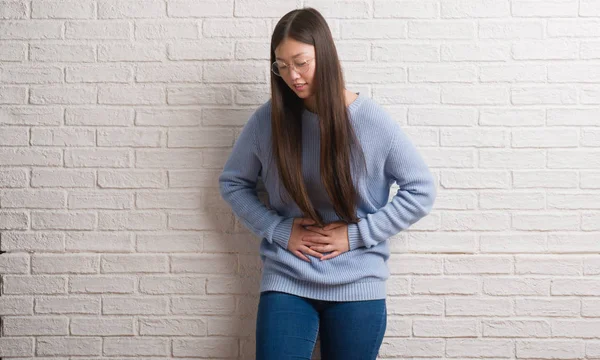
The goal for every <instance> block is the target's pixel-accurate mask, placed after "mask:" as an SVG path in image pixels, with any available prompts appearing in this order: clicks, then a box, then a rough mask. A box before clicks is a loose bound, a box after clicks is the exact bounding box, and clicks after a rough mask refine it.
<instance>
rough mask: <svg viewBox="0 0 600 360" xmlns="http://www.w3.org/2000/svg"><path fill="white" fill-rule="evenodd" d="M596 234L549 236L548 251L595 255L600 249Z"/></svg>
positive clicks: (556, 234)
mask: <svg viewBox="0 0 600 360" xmlns="http://www.w3.org/2000/svg"><path fill="white" fill-rule="evenodd" d="M595 238H596V235H595V234H586V233H579V234H578V233H574V234H572V233H553V234H548V250H549V251H551V252H560V253H595V252H598V249H599V248H600V243H598V241H596V239H595Z"/></svg>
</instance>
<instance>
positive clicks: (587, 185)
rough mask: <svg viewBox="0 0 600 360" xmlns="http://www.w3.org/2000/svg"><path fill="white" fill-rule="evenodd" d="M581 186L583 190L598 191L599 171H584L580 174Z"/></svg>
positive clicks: (599, 182) (599, 184)
mask: <svg viewBox="0 0 600 360" xmlns="http://www.w3.org/2000/svg"><path fill="white" fill-rule="evenodd" d="M579 176H580V182H579V186H580V187H581V188H582V189H598V188H600V172H598V171H582V172H580V175H579ZM572 187H577V185H575V186H572Z"/></svg>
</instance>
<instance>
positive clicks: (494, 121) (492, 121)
mask: <svg viewBox="0 0 600 360" xmlns="http://www.w3.org/2000/svg"><path fill="white" fill-rule="evenodd" d="M545 118H546V116H545V111H543V110H538V109H481V111H480V118H479V125H485V126H519V127H521V126H543V125H544V123H545Z"/></svg>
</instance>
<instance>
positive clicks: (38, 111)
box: [0, 106, 63, 126]
mask: <svg viewBox="0 0 600 360" xmlns="http://www.w3.org/2000/svg"><path fill="white" fill-rule="evenodd" d="M62 117H63V111H62V109H60V108H55V107H43V106H40V107H37V106H36V107H33V108H11V107H9V106H5V107H3V108H2V109H0V124H2V125H47V126H55V125H59V124H61V123H62Z"/></svg>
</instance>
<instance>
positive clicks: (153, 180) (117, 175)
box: [98, 170, 167, 189]
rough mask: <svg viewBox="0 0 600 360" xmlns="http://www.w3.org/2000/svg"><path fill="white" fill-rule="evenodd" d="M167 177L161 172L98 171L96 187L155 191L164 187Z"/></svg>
mask: <svg viewBox="0 0 600 360" xmlns="http://www.w3.org/2000/svg"><path fill="white" fill-rule="evenodd" d="M166 183H167V177H166V176H165V175H164V174H163V172H161V171H143V170H142V171H140V170H107V171H104V170H100V171H98V186H99V187H101V188H107V189H110V188H112V189H129V188H136V189H156V188H163V187H165V186H166Z"/></svg>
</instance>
